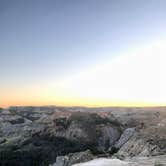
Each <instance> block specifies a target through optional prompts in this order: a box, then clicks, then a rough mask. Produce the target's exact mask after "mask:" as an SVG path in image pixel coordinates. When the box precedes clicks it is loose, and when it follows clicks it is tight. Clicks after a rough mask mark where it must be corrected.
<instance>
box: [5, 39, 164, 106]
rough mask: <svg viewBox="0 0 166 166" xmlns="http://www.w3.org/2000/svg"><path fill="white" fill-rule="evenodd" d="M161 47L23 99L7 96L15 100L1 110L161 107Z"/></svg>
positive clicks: (145, 48)
mask: <svg viewBox="0 0 166 166" xmlns="http://www.w3.org/2000/svg"><path fill="white" fill-rule="evenodd" d="M165 46H166V41H165V40H159V41H158V42H154V43H152V44H149V45H147V46H143V47H141V48H137V49H131V50H129V51H127V52H125V53H123V54H121V55H118V56H116V57H115V58H114V59H112V60H111V61H110V62H109V61H108V62H106V63H105V64H103V65H101V66H97V67H92V69H90V70H88V71H85V72H83V73H78V74H77V75H74V76H73V77H70V78H68V79H65V80H63V81H60V82H59V83H58V84H55V85H49V88H48V87H47V88H45V89H44V90H43V89H42V87H36V88H34V87H32V88H30V91H29V90H28V89H27V90H26V91H25V93H26V98H24V95H23V96H21V94H22V93H21V92H20V93H19V92H18V93H17V95H16V94H14V96H11V98H12V99H13V98H16V100H13V101H10V100H8V101H9V103H5V102H4V105H2V106H4V107H7V106H9V105H62V106H164V105H166V86H165V85H166V77H165V71H166V47H165ZM40 88H41V89H40ZM32 89H34V91H33V90H32ZM34 94H36V95H34ZM7 96H8V95H7ZM18 98H19V100H17V99H18Z"/></svg>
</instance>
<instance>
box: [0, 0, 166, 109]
mask: <svg viewBox="0 0 166 166" xmlns="http://www.w3.org/2000/svg"><path fill="white" fill-rule="evenodd" d="M165 8H166V1H165V0H158V1H156V0H139V1H133V0H103V1H101V0H92V1H89V0H80V1H77V0H70V1H65V0H61V1H58V0H47V1H46V0H28V1H26V0H14V1H9V0H1V1H0V20H1V22H0V36H1V37H0V59H1V61H0V66H1V69H0V76H1V78H0V92H1V95H0V107H8V106H13V105H20V106H25V105H32V106H38V105H62V106H89V107H94V106H95V107H101V106H102V107H103V106H106V107H107V106H166V86H165V85H166V78H165V71H166V55H165V54H166V31H165V29H166V20H165V17H166V10H165Z"/></svg>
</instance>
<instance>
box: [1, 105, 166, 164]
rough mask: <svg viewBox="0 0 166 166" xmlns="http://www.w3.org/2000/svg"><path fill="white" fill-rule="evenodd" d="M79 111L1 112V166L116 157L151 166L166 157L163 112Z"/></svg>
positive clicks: (25, 109)
mask: <svg viewBox="0 0 166 166" xmlns="http://www.w3.org/2000/svg"><path fill="white" fill-rule="evenodd" d="M78 110H79V111H78ZM78 110H77V108H76V107H74V108H73V107H70V108H64V107H11V108H9V109H1V110H0V165H1V166H11V165H12V166H30V165H31V166H38V165H40V166H48V165H49V164H51V165H52V164H53V163H55V161H57V162H58V163H59V164H60V163H61V164H66V163H68V164H69V165H71V164H75V163H77V162H78V163H79V162H85V161H89V160H90V159H93V157H95V158H98V157H112V156H114V157H116V158H119V159H123V160H125V161H124V162H122V161H120V160H117V159H116V160H113V161H114V164H115V161H118V162H119V163H120V164H121V163H125V164H129V163H130V162H131V163H137V164H142V163H139V162H138V161H137V158H140V159H141V160H142V161H145V162H147V163H148V162H150V161H152V160H153V159H152V158H154V156H158V157H159V158H160V159H161V161H164V160H163V158H162V156H161V155H163V154H166V120H165V119H166V112H165V110H164V109H163V108H162V109H161V111H158V110H157V111H156V110H155V109H152V110H151V109H149V108H148V111H145V110H143V109H139V108H134V109H132V108H125V109H123V108H119V109H118V108H111V109H109V108H92V109H91V108H80V107H79V108H78ZM104 111H106V112H104ZM152 119H153V120H152ZM87 149H89V150H90V151H88V152H87ZM58 156H61V157H58ZM150 156H152V158H151V157H150ZM141 157H144V158H141ZM56 159H57V160H56ZM112 159H113V158H112ZM144 159H145V160H144ZM104 161H106V160H104ZM113 161H110V160H109V162H113ZM155 161H156V162H158V161H159V160H155ZM57 162H56V163H55V164H57ZM153 163H154V162H153ZM161 164H163V163H161ZM58 166H59V165H58ZM132 166H133V165H132ZM147 166H148V165H147Z"/></svg>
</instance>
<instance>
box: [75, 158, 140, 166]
mask: <svg viewBox="0 0 166 166" xmlns="http://www.w3.org/2000/svg"><path fill="white" fill-rule="evenodd" d="M111 165H112V166H143V165H138V164H137V163H134V162H128V161H121V160H119V159H106V158H99V159H94V160H92V161H89V162H86V163H82V164H75V165H73V166H111Z"/></svg>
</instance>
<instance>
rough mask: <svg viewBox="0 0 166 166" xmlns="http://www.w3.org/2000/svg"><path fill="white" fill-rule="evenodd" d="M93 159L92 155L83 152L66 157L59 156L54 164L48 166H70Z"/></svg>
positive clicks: (88, 152)
mask: <svg viewBox="0 0 166 166" xmlns="http://www.w3.org/2000/svg"><path fill="white" fill-rule="evenodd" d="M92 159H94V156H93V155H92V153H91V152H90V151H89V150H87V151H85V152H78V153H71V154H68V155H67V156H59V157H57V158H56V163H54V164H53V165H50V166H71V165H73V164H76V163H81V162H87V161H90V160H92Z"/></svg>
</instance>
